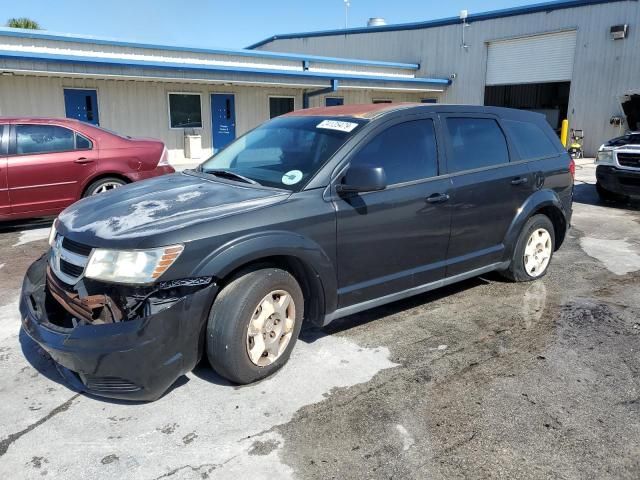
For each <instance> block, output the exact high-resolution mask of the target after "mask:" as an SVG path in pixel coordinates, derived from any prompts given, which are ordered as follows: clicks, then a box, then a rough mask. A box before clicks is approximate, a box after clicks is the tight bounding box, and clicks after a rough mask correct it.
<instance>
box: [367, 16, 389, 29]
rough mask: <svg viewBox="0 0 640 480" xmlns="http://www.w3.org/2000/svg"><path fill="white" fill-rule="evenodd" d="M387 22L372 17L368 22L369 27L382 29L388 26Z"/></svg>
mask: <svg viewBox="0 0 640 480" xmlns="http://www.w3.org/2000/svg"><path fill="white" fill-rule="evenodd" d="M386 24H387V21H386V20H385V19H384V18H381V17H371V18H370V19H369V21H368V22H367V27H381V26H383V25H386Z"/></svg>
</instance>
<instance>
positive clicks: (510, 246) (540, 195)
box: [504, 189, 568, 260]
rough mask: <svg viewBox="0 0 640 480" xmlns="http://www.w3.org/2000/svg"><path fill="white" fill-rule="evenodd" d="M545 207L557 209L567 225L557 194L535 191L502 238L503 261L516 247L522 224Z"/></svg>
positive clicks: (547, 191) (549, 191) (519, 210)
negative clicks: (503, 247)
mask: <svg viewBox="0 0 640 480" xmlns="http://www.w3.org/2000/svg"><path fill="white" fill-rule="evenodd" d="M546 207H552V208H555V209H557V210H558V211H559V212H560V214H561V215H562V217H563V218H564V219H565V224H567V223H568V222H567V212H566V211H565V208H564V206H563V204H562V201H561V200H560V197H558V194H557V193H556V192H554V191H553V190H551V189H543V190H538V191H536V192H535V193H534V194H533V195H531V196H530V197H529V198H527V200H525V202H524V203H523V204H522V205H521V206H520V208H519V209H518V210H517V213H516V215H515V217H514V218H513V220H512V222H511V225H509V229H508V230H507V234H506V235H505V238H504V246H505V249H504V252H505V256H504V260H509V259H510V258H511V256H512V255H513V250H514V248H515V246H516V242H517V241H518V235H520V232H521V231H522V227H524V224H525V223H526V222H527V220H528V219H529V218H530V217H531V216H532V215H533V214H534V213H535V212H537V211H538V210H540V209H542V208H546Z"/></svg>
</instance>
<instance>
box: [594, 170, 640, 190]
mask: <svg viewBox="0 0 640 480" xmlns="http://www.w3.org/2000/svg"><path fill="white" fill-rule="evenodd" d="M596 179H597V181H598V183H599V184H600V186H601V187H602V188H604V189H605V190H608V191H609V192H613V193H618V194H621V195H628V196H630V197H640V170H637V171H636V170H627V169H621V168H617V167H610V166H607V165H598V166H597V168H596Z"/></svg>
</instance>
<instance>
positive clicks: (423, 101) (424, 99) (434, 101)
mask: <svg viewBox="0 0 640 480" xmlns="http://www.w3.org/2000/svg"><path fill="white" fill-rule="evenodd" d="M420 103H438V99H437V98H423V99H422V100H420Z"/></svg>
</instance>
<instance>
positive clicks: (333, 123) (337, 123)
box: [316, 120, 358, 132]
mask: <svg viewBox="0 0 640 480" xmlns="http://www.w3.org/2000/svg"><path fill="white" fill-rule="evenodd" d="M357 126H358V124H357V123H353V122H343V121H341V120H323V121H321V122H320V123H319V124H318V125H316V128H326V129H327V130H338V131H340V132H351V131H352V130H353V129H354V128H356V127H357Z"/></svg>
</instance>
